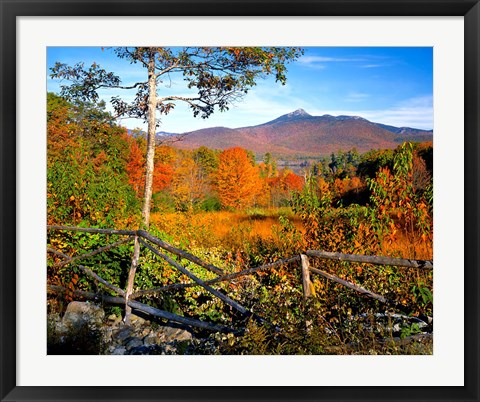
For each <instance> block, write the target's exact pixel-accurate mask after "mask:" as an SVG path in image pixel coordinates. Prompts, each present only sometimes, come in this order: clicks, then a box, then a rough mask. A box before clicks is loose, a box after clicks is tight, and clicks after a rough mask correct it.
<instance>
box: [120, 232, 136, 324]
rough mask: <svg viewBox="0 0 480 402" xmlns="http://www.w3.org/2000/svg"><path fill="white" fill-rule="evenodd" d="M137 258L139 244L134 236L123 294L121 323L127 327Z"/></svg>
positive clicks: (130, 311)
mask: <svg viewBox="0 0 480 402" xmlns="http://www.w3.org/2000/svg"><path fill="white" fill-rule="evenodd" d="M139 258H140V243H139V241H138V237H137V236H135V243H134V246H133V257H132V263H131V265H130V271H129V272H128V282H127V291H126V292H125V317H124V318H123V321H124V323H125V324H127V325H130V316H131V314H132V308H131V307H130V306H129V305H128V302H129V299H130V295H131V294H132V292H133V285H134V284H135V273H136V272H137V267H138V260H139Z"/></svg>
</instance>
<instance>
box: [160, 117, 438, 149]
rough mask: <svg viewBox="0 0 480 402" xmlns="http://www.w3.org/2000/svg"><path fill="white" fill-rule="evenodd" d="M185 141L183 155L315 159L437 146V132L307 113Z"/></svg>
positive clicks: (204, 132) (203, 132)
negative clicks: (244, 153)
mask: <svg viewBox="0 0 480 402" xmlns="http://www.w3.org/2000/svg"><path fill="white" fill-rule="evenodd" d="M177 135H178V134H177ZM165 136H175V134H173V133H163V132H162V133H161V134H157V138H162V137H163V138H165ZM181 136H182V140H181V141H178V142H176V143H175V144H174V146H175V147H178V148H182V149H195V148H198V147H200V146H202V145H203V146H206V147H208V148H212V149H227V148H231V147H235V146H240V147H243V148H246V149H249V150H251V151H253V152H254V153H256V154H264V153H266V152H270V153H271V154H274V155H277V156H293V155H305V156H307V155H311V156H314V155H329V154H330V153H332V152H338V151H340V150H342V151H347V150H349V149H352V148H356V149H357V150H358V152H366V151H368V150H370V149H387V148H390V149H392V148H396V147H397V146H398V145H399V144H401V143H402V142H404V141H416V142H424V141H432V140H433V131H432V130H421V129H416V128H411V127H395V126H390V125H386V124H381V123H373V122H371V121H369V120H367V119H365V118H363V117H360V116H345V115H341V116H332V115H328V114H326V115H323V116H312V115H310V114H309V113H307V112H306V111H305V110H303V109H297V110H295V111H293V112H291V113H287V114H284V115H282V116H280V117H278V118H276V119H274V120H271V121H269V122H266V123H263V124H259V125H256V126H250V127H240V128H227V127H211V128H204V129H200V130H195V131H191V132H188V133H183V134H181Z"/></svg>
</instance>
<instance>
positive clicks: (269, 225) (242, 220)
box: [151, 208, 303, 247]
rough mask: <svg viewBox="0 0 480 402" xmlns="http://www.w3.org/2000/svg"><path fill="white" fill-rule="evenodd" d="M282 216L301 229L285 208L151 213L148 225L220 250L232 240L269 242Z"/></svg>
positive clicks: (178, 238) (300, 224)
mask: <svg viewBox="0 0 480 402" xmlns="http://www.w3.org/2000/svg"><path fill="white" fill-rule="evenodd" d="M282 214H283V215H286V216H288V217H289V219H290V220H291V221H292V222H293V224H294V225H295V226H296V227H297V228H298V229H299V230H302V229H303V226H302V223H301V221H300V219H299V218H297V217H295V216H294V215H293V214H292V212H291V211H290V210H288V209H285V208H281V209H279V208H272V209H265V210H251V211H244V212H241V211H234V212H232V211H215V212H200V213H195V214H192V213H191V214H188V213H154V214H152V217H151V222H152V224H153V225H154V226H155V227H156V228H157V229H159V230H161V231H163V232H166V233H168V234H169V235H171V236H173V238H174V239H175V240H178V241H180V240H181V239H182V238H183V239H184V238H185V237H186V238H189V239H191V240H192V241H194V242H198V243H201V244H199V245H201V246H206V247H220V246H221V245H224V244H225V243H226V242H227V243H228V242H229V241H231V239H232V237H235V238H238V237H241V238H243V239H244V240H252V239H258V238H260V239H262V240H268V239H272V238H273V236H274V226H279V217H280V215H282Z"/></svg>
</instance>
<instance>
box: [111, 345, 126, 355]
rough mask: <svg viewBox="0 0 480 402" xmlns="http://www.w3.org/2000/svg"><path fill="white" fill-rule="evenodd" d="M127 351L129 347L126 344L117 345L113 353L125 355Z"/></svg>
mask: <svg viewBox="0 0 480 402" xmlns="http://www.w3.org/2000/svg"><path fill="white" fill-rule="evenodd" d="M126 353H127V348H126V347H125V346H117V347H116V348H115V349H114V350H113V352H112V355H124V354H126Z"/></svg>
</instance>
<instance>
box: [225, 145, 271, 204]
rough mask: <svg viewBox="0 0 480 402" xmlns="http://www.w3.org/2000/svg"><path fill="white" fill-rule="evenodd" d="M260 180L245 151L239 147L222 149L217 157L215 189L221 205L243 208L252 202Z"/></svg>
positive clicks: (257, 193) (259, 188)
mask: <svg viewBox="0 0 480 402" xmlns="http://www.w3.org/2000/svg"><path fill="white" fill-rule="evenodd" d="M262 184H263V183H262V180H261V179H260V172H259V169H258V167H257V166H254V165H253V164H252V162H251V160H250V158H249V156H248V154H247V152H246V151H245V150H244V149H243V148H240V147H235V148H230V149H227V150H225V151H223V152H222V153H221V154H220V157H219V163H218V171H217V175H216V189H217V192H218V197H219V199H220V202H221V204H222V206H224V207H230V208H244V207H247V206H250V205H252V204H253V203H254V201H255V199H256V197H257V196H258V195H259V193H260V191H261V190H262Z"/></svg>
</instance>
